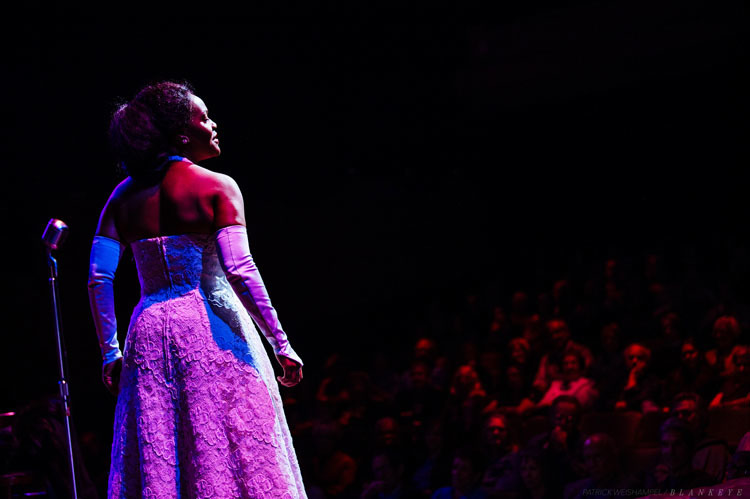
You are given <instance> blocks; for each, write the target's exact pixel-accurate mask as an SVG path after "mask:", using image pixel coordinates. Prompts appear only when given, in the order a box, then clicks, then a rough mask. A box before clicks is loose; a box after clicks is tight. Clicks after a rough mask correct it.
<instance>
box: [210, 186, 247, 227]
mask: <svg viewBox="0 0 750 499" xmlns="http://www.w3.org/2000/svg"><path fill="white" fill-rule="evenodd" d="M229 225H245V206H244V202H243V200H242V192H240V188H239V186H238V185H237V182H235V181H234V179H232V178H231V177H229V176H227V175H221V176H220V177H219V182H218V186H217V191H216V194H215V197H214V228H216V229H221V228H222V227H227V226H229Z"/></svg>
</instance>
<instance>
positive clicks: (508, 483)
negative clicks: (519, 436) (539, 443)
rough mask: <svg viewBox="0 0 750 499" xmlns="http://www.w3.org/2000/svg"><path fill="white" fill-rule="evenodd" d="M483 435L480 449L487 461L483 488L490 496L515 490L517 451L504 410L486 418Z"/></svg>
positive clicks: (517, 466)
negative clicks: (512, 441)
mask: <svg viewBox="0 0 750 499" xmlns="http://www.w3.org/2000/svg"><path fill="white" fill-rule="evenodd" d="M481 437H482V438H481V441H480V449H481V451H482V452H483V453H484V456H485V458H486V459H485V462H486V463H487V469H486V470H485V472H484V476H483V477H482V488H483V489H484V491H485V492H486V493H487V495H488V496H489V497H498V496H501V495H503V494H507V493H509V492H512V491H514V490H516V489H517V488H518V486H519V480H520V476H519V474H518V469H519V461H518V452H517V448H516V446H515V445H513V444H512V443H511V439H510V428H509V427H508V419H507V417H506V416H505V414H503V413H502V412H493V413H491V414H490V415H489V416H488V417H487V419H486V420H485V422H484V427H483V431H482V435H481Z"/></svg>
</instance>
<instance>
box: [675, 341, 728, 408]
mask: <svg viewBox="0 0 750 499" xmlns="http://www.w3.org/2000/svg"><path fill="white" fill-rule="evenodd" d="M718 390H719V379H718V377H717V376H716V373H715V371H714V370H713V369H711V368H710V367H709V365H708V363H706V360H705V358H704V357H703V356H702V355H701V352H700V350H699V349H698V346H697V345H696V342H695V340H693V339H692V338H687V339H685V340H684V341H683V342H682V347H681V349H680V365H679V366H678V367H677V368H675V369H674V370H673V371H672V372H671V373H669V374H668V375H667V379H666V383H664V395H663V397H662V399H663V400H670V399H672V398H673V397H674V396H675V395H677V394H678V393H683V392H693V393H698V394H699V395H701V396H702V397H704V398H709V399H710V398H712V397H713V396H714V395H716V393H717V392H718Z"/></svg>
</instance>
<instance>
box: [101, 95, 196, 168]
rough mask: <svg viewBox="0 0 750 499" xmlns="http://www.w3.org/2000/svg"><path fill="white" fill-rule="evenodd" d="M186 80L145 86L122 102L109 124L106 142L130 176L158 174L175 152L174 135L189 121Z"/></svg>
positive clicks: (189, 103) (175, 136)
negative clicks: (124, 102)
mask: <svg viewBox="0 0 750 499" xmlns="http://www.w3.org/2000/svg"><path fill="white" fill-rule="evenodd" d="M194 93H195V92H194V90H193V88H192V86H191V85H190V84H189V83H187V82H173V81H162V82H159V83H154V84H152V85H148V86H146V87H144V88H143V89H142V90H141V91H140V92H138V93H137V94H136V96H135V97H134V98H133V100H131V101H130V102H128V103H126V104H123V105H121V106H120V107H119V108H118V109H117V110H116V111H115V113H114V114H113V116H112V121H111V122H110V125H109V142H110V146H111V147H112V151H113V153H114V155H115V158H116V160H117V162H118V164H119V165H120V167H121V168H122V169H123V170H124V171H125V173H127V174H128V175H130V176H131V177H133V179H136V180H139V179H147V178H150V177H154V176H156V175H158V174H159V173H160V171H161V169H162V168H163V167H164V165H165V160H166V158H167V157H169V156H170V155H172V154H175V153H176V152H177V150H176V147H175V145H176V139H177V136H178V135H179V134H180V133H183V131H184V130H185V128H186V127H187V124H188V123H189V121H190V112H191V105H192V104H191V100H190V95H191V94H194Z"/></svg>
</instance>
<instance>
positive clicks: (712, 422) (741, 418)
mask: <svg viewBox="0 0 750 499" xmlns="http://www.w3.org/2000/svg"><path fill="white" fill-rule="evenodd" d="M749 429H750V408H748V407H743V408H739V409H732V408H720V409H712V410H710V411H709V412H708V428H707V429H706V433H707V434H708V435H709V436H711V437H715V438H720V439H722V440H724V441H725V442H726V443H728V444H729V447H730V448H732V449H734V448H736V447H737V444H739V443H740V439H741V438H742V436H743V435H744V434H745V433H746V432H747V431H748V430H749Z"/></svg>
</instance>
